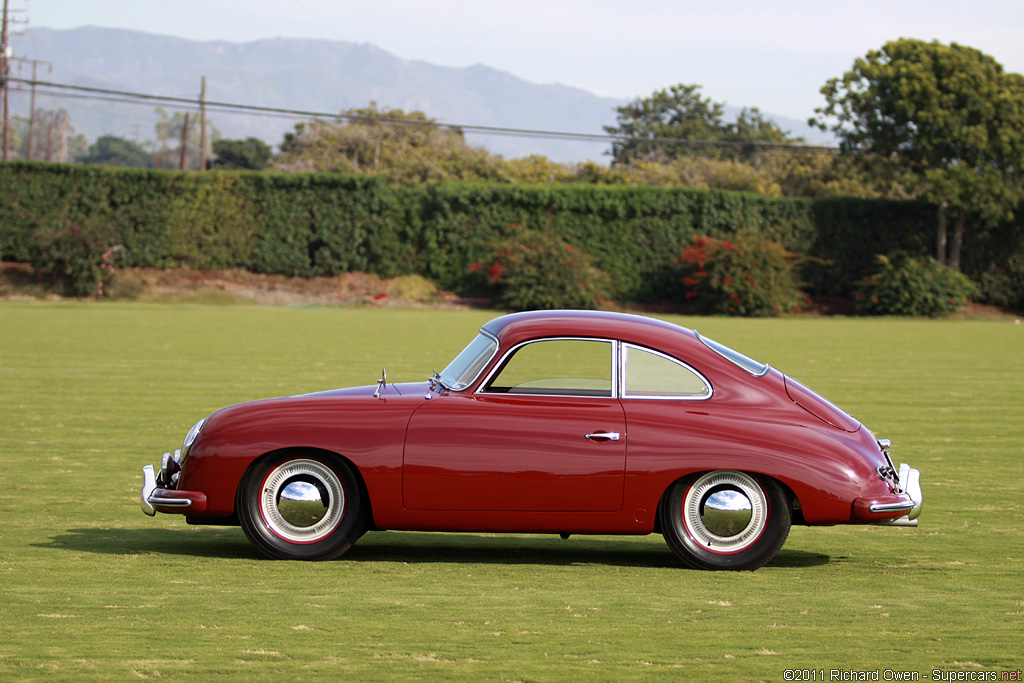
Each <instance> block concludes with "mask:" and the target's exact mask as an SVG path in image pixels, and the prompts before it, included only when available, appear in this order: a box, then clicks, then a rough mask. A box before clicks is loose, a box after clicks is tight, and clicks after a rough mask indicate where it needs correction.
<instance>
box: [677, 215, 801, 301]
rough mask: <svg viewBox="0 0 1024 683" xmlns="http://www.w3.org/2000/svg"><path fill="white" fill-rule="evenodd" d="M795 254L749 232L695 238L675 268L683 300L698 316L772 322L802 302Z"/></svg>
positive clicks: (684, 250) (683, 252)
mask: <svg viewBox="0 0 1024 683" xmlns="http://www.w3.org/2000/svg"><path fill="white" fill-rule="evenodd" d="M798 256H799V255H798V254H795V253H793V252H790V251H787V250H786V248H785V247H783V246H782V245H781V244H779V243H777V242H772V241H771V240H769V239H767V238H766V237H764V236H763V235H760V234H758V233H756V232H753V231H749V230H747V231H741V232H738V233H736V235H735V237H734V239H732V240H723V239H716V238H714V237H707V236H699V237H695V238H694V239H693V241H692V242H691V243H690V246H688V247H686V248H685V249H683V251H682V253H681V254H680V256H679V258H678V259H676V261H675V262H674V263H675V264H676V265H678V266H680V268H681V270H682V276H683V277H682V283H683V287H684V288H685V294H684V296H685V298H686V300H687V301H688V302H691V303H692V304H693V305H694V306H695V308H696V309H697V310H698V311H699V312H701V313H709V314H724V315H736V316H774V315H782V314H786V313H792V312H793V311H796V310H798V309H799V308H800V306H801V305H803V303H804V301H805V298H806V297H805V296H804V293H803V292H802V291H801V289H800V287H801V283H800V280H799V278H798V277H797V260H798Z"/></svg>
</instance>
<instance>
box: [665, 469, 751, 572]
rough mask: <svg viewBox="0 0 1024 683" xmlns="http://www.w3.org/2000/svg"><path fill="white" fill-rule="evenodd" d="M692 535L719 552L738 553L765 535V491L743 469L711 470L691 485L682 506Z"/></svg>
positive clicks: (685, 524)
mask: <svg viewBox="0 0 1024 683" xmlns="http://www.w3.org/2000/svg"><path fill="white" fill-rule="evenodd" d="M682 516H683V525H684V526H685V527H686V531H687V533H688V534H689V536H690V538H692V539H693V540H694V541H696V542H697V543H698V544H700V545H701V546H703V547H704V548H706V549H707V550H710V551H711V552H716V553H737V552H740V551H742V550H745V549H746V548H749V547H750V546H752V545H753V544H754V543H756V542H757V539H759V538H760V537H761V534H762V532H763V531H764V528H765V525H766V524H767V522H768V501H767V499H766V498H765V495H764V492H763V491H762V490H761V487H760V486H759V485H758V483H757V481H756V480H754V478H753V477H751V476H750V475H748V474H744V473H743V472H731V471H723V472H709V473H707V474H705V475H703V476H701V477H700V478H698V479H697V480H696V481H695V482H693V484H691V485H690V488H689V490H687V492H686V496H685V497H684V499H683V506H682Z"/></svg>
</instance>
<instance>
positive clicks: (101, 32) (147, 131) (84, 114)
mask: <svg viewBox="0 0 1024 683" xmlns="http://www.w3.org/2000/svg"><path fill="white" fill-rule="evenodd" d="M11 42H12V46H13V49H14V55H15V56H16V57H20V58H24V59H26V60H44V62H45V63H43V62H40V63H39V64H38V65H37V73H38V75H37V78H38V80H40V81H51V82H54V83H63V84H70V85H77V86H89V87H97V88H104V89H110V90H119V91H126V92H133V93H145V94H151V95H161V96H173V97H184V98H190V99H195V100H197V101H198V99H199V91H200V83H201V79H202V77H204V76H205V77H206V84H207V85H206V87H207V91H206V97H207V101H212V102H230V103H233V104H245V105H256V106H262V107H274V108H282V109H292V110H302V111H307V112H322V113H337V112H340V111H343V110H347V109H350V108H355V107H366V106H367V105H369V104H370V103H371V102H376V103H377V105H378V106H379V107H381V108H385V109H387V108H398V109H403V110H405V111H413V110H419V111H422V112H424V113H425V114H427V115H428V116H430V117H431V118H434V119H436V120H437V121H439V122H442V123H447V124H452V125H458V124H461V125H475V126H488V127H499V128H515V129H524V130H542V131H558V132H568V133H588V134H602V133H603V132H604V129H603V126H606V125H614V124H615V113H616V112H615V108H616V107H617V106H620V105H621V104H623V103H624V100H617V99H614V98H608V97H600V96H598V95H595V94H593V93H590V92H587V91H585V90H581V89H579V88H574V87H570V86H566V85H561V84H557V83H556V84H537V83H531V82H528V81H525V80H523V79H521V78H518V77H516V76H514V75H512V74H510V73H507V72H504V71H500V70H497V69H493V68H490V67H487V66H484V65H480V64H478V65H474V66H469V67H447V66H437V65H434V64H429V63H427V62H424V61H417V60H407V59H402V58H400V57H397V56H395V55H393V54H391V53H389V52H387V51H385V50H382V49H380V48H378V47H376V46H374V45H371V44H368V43H353V42H343V41H325V40H312V39H294V38H273V39H265V40H257V41H253V42H247V43H230V42H225V41H203V42H197V41H191V40H185V39H181V38H174V37H170V36H162V35H154V34H149V33H141V32H136V31H126V30H121V29H109V28H97V27H85V28H77V29H71V30H52V29H45V28H34V29H29V30H26V31H25V32H24V33H23V34H22V35H19V36H14V37H13V38H12V41H11ZM14 64H15V65H16V66H15V68H14V73H13V74H12V75H14V76H17V77H21V78H30V77H31V67H30V66H29V65H28V63H27V62H25V61H17V62H14ZM680 80H681V81H683V82H685V80H686V79H685V78H681V79H680ZM669 85H671V84H669V83H666V84H665V86H666V87H668V86H669ZM648 94H649V93H638V94H637V96H646V95H648ZM157 106H163V108H164V109H165V110H168V111H169V110H171V109H172V107H170V106H167V105H160V104H159V103H157V104H154V103H152V102H148V103H142V104H139V103H133V102H127V101H116V102H111V101H106V100H101V99H98V98H87V99H82V98H81V96H80V95H79V94H76V95H75V97H60V98H54V97H51V96H43V95H39V96H37V101H36V107H37V108H40V107H42V108H45V109H57V108H64V109H66V110H67V111H68V114H69V117H70V120H71V125H72V126H73V127H74V128H75V130H76V132H79V133H83V134H85V136H86V137H87V138H88V139H89V140H90V141H92V140H94V139H96V138H97V137H99V136H101V135H108V134H109V135H117V136H119V137H124V138H128V139H132V140H136V141H138V142H144V141H146V140H151V139H153V138H154V137H155V135H154V132H153V131H154V124H155V123H156V121H157V120H158V116H157V114H156V112H155V109H156V107H157ZM11 110H12V113H14V114H20V115H23V116H24V115H27V113H28V110H29V97H28V92H27V86H21V88H20V90H14V89H12V93H11ZM193 111H194V110H193ZM736 111H738V108H731V107H727V108H726V115H727V116H730V115H732V116H734V115H735V112H736ZM765 115H766V116H769V117H770V118H772V119H774V120H775V121H776V122H777V123H778V124H779V125H780V126H781V127H782V128H784V129H786V130H789V131H791V132H792V133H793V134H794V135H800V136H803V137H804V138H805V139H806V140H808V141H809V142H822V138H821V134H820V133H817V134H816V133H815V131H813V130H812V129H810V128H809V127H808V126H807V125H806V123H805V122H801V121H797V120H793V119H786V118H783V117H778V116H773V115H771V114H770V113H767V112H766V113H765ZM208 118H209V120H210V121H211V123H212V124H213V126H215V127H216V128H217V130H218V131H219V132H220V134H221V136H222V137H225V138H246V137H249V136H253V137H257V138H260V139H262V140H263V141H265V142H267V143H268V144H271V145H276V144H278V143H279V142H280V141H281V140H282V138H283V135H284V133H285V132H288V131H291V130H293V128H294V125H295V124H296V123H297V122H299V121H301V120H302V118H301V117H283V116H270V115H262V114H255V113H246V114H239V113H227V112H223V111H216V112H210V113H209V114H208ZM466 138H467V140H468V141H469V142H470V143H471V144H475V145H479V146H482V147H485V148H486V149H488V150H489V151H491V152H494V153H496V154H501V155H504V156H506V157H509V158H515V157H523V156H526V155H529V154H542V155H544V156H547V157H549V158H551V159H553V160H556V161H563V162H576V161H583V160H587V159H592V160H594V161H598V162H602V163H603V162H606V161H607V159H608V157H607V152H608V150H609V148H610V145H609V144H608V143H605V142H578V141H567V140H558V139H546V138H545V139H538V138H527V137H516V136H507V135H493V134H473V133H470V134H467V135H466Z"/></svg>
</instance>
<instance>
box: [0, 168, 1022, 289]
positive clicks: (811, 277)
mask: <svg viewBox="0 0 1024 683" xmlns="http://www.w3.org/2000/svg"><path fill="white" fill-rule="evenodd" d="M935 215H936V214H935V208H934V207H933V206H931V205H928V204H925V203H922V202H895V201H872V200H857V199H806V198H772V197H764V196H761V195H755V194H745V193H737V192H727V191H715V190H710V191H705V190H693V189H663V188H652V187H634V186H629V187H624V186H595V185H545V186H521V185H499V184H484V183H464V182H451V183H439V184H435V185H429V186H419V187H406V188H396V187H391V186H389V185H388V184H387V182H386V181H385V180H384V179H382V178H380V177H374V176H347V175H337V174H288V175H285V174H274V173H266V172H220V171H208V172H204V173H198V172H189V171H153V170H139V169H126V168H109V167H100V166H77V165H60V164H50V163H39V162H11V163H6V164H0V254H2V257H3V259H5V260H15V261H27V260H28V258H29V253H30V247H31V245H32V240H33V236H34V235H35V234H36V233H37V232H38V231H40V230H41V229H45V230H51V231H52V230H54V229H58V228H61V227H69V226H73V225H75V224H78V223H85V222H93V221H106V222H107V224H108V225H109V227H110V228H111V230H112V231H113V233H114V234H116V235H117V238H118V240H119V243H120V244H121V245H122V249H121V250H120V252H119V256H120V259H121V265H123V266H148V267H156V268H172V267H189V268H196V269H213V268H228V267H231V268H244V269H249V270H252V271H255V272H261V273H281V274H285V275H298V276H305V277H309V276H315V275H333V274H337V273H340V272H344V271H364V272H371V273H375V274H378V275H381V276H384V277H388V276H394V275H400V274H408V273H414V272H415V273H419V274H421V275H424V276H426V277H427V278H429V279H431V280H432V281H433V282H434V283H435V284H437V285H439V286H441V287H445V288H451V289H455V290H456V291H460V290H462V289H464V288H466V287H469V286H471V283H472V282H473V279H472V276H471V266H472V264H473V263H474V262H480V261H483V260H484V259H486V258H487V256H488V255H489V254H490V253H491V251H492V248H493V245H494V244H495V242H497V241H500V240H502V239H505V238H507V237H508V236H509V235H510V234H511V233H512V232H514V230H513V228H514V226H523V227H526V228H528V229H531V230H538V231H550V232H552V233H554V234H555V235H557V236H559V237H560V238H561V239H563V240H565V241H566V242H567V243H568V244H571V245H573V246H574V247H575V248H577V249H582V250H584V251H586V252H587V253H589V255H590V257H591V258H592V260H593V263H594V264H595V265H596V266H597V267H598V268H600V269H602V270H604V271H605V272H607V273H608V274H609V275H610V277H611V281H612V285H611V286H612V289H613V292H612V293H613V295H614V296H615V297H617V298H619V299H623V300H638V301H642V300H652V299H658V298H663V297H667V296H671V295H673V294H674V290H673V288H674V287H676V286H677V285H675V284H674V283H675V282H676V281H677V280H678V278H677V277H675V273H674V272H673V266H672V261H673V259H676V258H678V256H679V254H680V252H681V250H682V249H683V248H684V247H685V246H686V245H687V244H689V243H690V241H691V240H692V238H693V237H694V236H697V235H707V236H710V237H718V238H727V237H730V236H732V235H734V234H735V233H736V232H737V231H740V230H754V231H757V232H760V233H763V234H764V235H765V236H766V237H768V238H769V239H772V240H774V241H777V242H780V243H782V244H784V245H785V246H786V247H787V248H788V249H790V250H793V251H796V252H800V253H801V254H804V255H805V256H808V257H810V258H809V259H806V260H807V261H808V262H809V263H811V264H813V265H812V267H810V268H809V269H808V270H807V272H806V273H805V274H804V277H805V279H806V280H807V281H808V283H809V285H810V289H811V290H812V292H814V293H816V294H824V295H836V296H845V295H849V294H850V293H851V292H852V291H853V287H854V286H855V285H856V283H857V282H858V281H859V280H860V279H861V278H862V277H863V276H864V275H865V274H867V273H868V272H870V271H871V270H872V269H873V268H874V257H875V255H876V254H884V253H890V252H893V251H897V250H904V251H907V252H909V253H913V254H928V253H930V252H931V248H932V247H931V245H932V243H933V242H934V225H935ZM1021 235H1022V230H1021V226H1020V225H1019V224H1008V225H1007V226H1003V227H1000V228H999V229H996V230H993V231H990V233H986V234H984V235H978V236H976V235H975V234H973V233H972V234H969V235H968V239H967V242H966V245H965V253H964V259H963V261H964V265H965V271H966V272H967V273H968V274H969V275H971V276H972V277H974V278H975V279H977V278H979V277H980V276H981V275H982V273H984V272H987V271H992V269H993V268H996V269H997V270H998V268H1001V267H1004V262H1007V259H1008V258H1009V256H1010V254H1012V253H1014V249H1015V248H1016V249H1019V245H1020V244H1021V241H1022V240H1021ZM1019 260H1020V259H1018V261H1019ZM1011 266H1012V264H1011V265H1008V266H1005V267H1008V268H1009V267H1011ZM1014 272H1015V271H1014ZM1013 275H1014V273H1013V272H1012V273H1010V276H1013ZM1017 275H1018V276H1019V274H1017ZM997 276H998V277H997ZM1007 277H1008V276H1006V275H1005V273H1003V272H1002V271H999V272H997V273H996V274H995V275H992V277H991V278H990V279H991V280H992V281H993V282H996V281H998V282H1005V281H1007ZM999 278H1002V279H999ZM1011 281H1012V277H1011Z"/></svg>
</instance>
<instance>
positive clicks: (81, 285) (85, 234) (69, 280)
mask: <svg viewBox="0 0 1024 683" xmlns="http://www.w3.org/2000/svg"><path fill="white" fill-rule="evenodd" d="M116 242H117V239H116V237H115V236H114V235H113V233H112V231H111V230H109V228H107V227H106V224H105V223H104V222H102V221H91V222H86V223H83V224H81V225H71V226H61V227H57V228H41V229H40V230H38V231H37V232H36V234H35V236H34V241H33V244H32V247H31V253H30V263H31V265H32V269H33V270H34V272H35V274H36V275H37V276H38V277H41V278H42V279H44V280H48V281H49V282H50V283H52V284H53V286H54V287H55V289H57V290H58V291H59V292H60V293H61V294H64V295H66V296H80V297H82V296H93V295H95V296H100V297H101V296H103V295H104V290H105V289H109V288H110V286H111V285H112V284H113V282H114V279H115V276H116V272H117V270H116V268H115V263H114V261H115V259H116V256H117V252H118V251H119V250H120V245H118V244H116Z"/></svg>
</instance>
